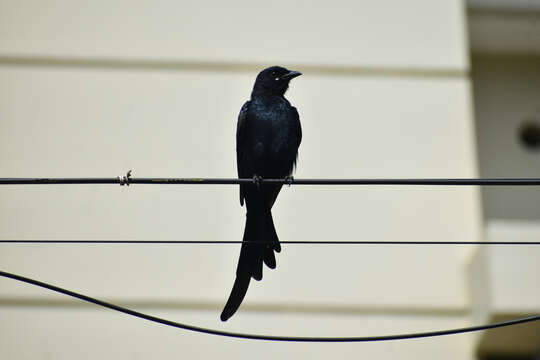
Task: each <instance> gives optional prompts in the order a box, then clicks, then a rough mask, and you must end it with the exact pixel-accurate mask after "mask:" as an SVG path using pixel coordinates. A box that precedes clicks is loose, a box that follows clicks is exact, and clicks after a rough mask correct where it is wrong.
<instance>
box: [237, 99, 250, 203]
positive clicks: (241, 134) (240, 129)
mask: <svg viewBox="0 0 540 360" xmlns="http://www.w3.org/2000/svg"><path fill="white" fill-rule="evenodd" d="M249 103H250V102H249V101H246V102H245V104H244V105H243V106H242V109H240V114H238V123H237V125H236V166H237V168H238V177H239V178H243V177H245V176H246V174H245V169H244V168H243V161H242V159H243V157H244V154H243V151H245V146H244V143H245V141H246V124H247V120H248V116H247V113H248V108H249ZM244 198H245V190H244V186H243V185H240V205H242V206H243V205H244Z"/></svg>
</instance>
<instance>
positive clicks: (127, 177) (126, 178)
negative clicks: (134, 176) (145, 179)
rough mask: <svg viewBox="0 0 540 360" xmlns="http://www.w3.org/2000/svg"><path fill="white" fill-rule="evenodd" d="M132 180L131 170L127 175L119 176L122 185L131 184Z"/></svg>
mask: <svg viewBox="0 0 540 360" xmlns="http://www.w3.org/2000/svg"><path fill="white" fill-rule="evenodd" d="M130 181H131V170H129V171H128V172H127V173H126V175H124V176H119V177H118V182H119V183H120V186H124V185H126V186H129V182H130Z"/></svg>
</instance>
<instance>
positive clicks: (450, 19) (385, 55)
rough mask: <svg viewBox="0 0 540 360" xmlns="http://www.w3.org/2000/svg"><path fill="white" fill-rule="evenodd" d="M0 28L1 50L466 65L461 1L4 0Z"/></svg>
mask: <svg viewBox="0 0 540 360" xmlns="http://www.w3.org/2000/svg"><path fill="white" fill-rule="evenodd" d="M0 34H1V35H0V54H1V53H3V54H19V55H56V56H76V57H98V58H99V57H113V58H114V57H118V58H144V59H148V58H150V59H178V60H204V61H232V62H257V63H274V62H280V63H310V64H334V65H336V64H339V65H376V66H398V67H408V66H415V67H417V66H419V67H428V68H441V67H442V68H448V67H449V68H458V69H464V68H466V67H467V65H466V64H467V60H466V59H467V57H466V52H465V47H464V46H463V45H464V44H463V41H464V19H463V13H462V9H461V4H460V1H431V0H415V1H407V2H403V1H399V0H384V1H376V2H374V1H367V0H363V1H349V0H345V1H343V0H340V1H333V2H326V1H316V2H313V1H296V2H290V1H285V0H280V1H265V2H262V1H249V0H235V1H226V2H223V1H138V2H136V3H133V2H131V1H92V2H82V1H66V0H57V1H32V0H26V1H24V0H23V1H17V2H8V1H2V2H0Z"/></svg>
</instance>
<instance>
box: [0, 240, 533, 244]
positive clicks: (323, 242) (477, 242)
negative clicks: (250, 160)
mask: <svg viewBox="0 0 540 360" xmlns="http://www.w3.org/2000/svg"><path fill="white" fill-rule="evenodd" d="M243 243H244V242H243V241H241V240H231V241H219V240H0V244H135V245H136V244H139V245H143V244H155V245H159V244H162V245H165V244H185V245H230V244H243ZM256 243H257V244H273V242H272V241H260V242H259V241H258V242H256ZM280 244H291V245H540V241H371V240H367V241H362V240H359V241H315V240H306V241H303V240H298V241H296V240H290V241H280Z"/></svg>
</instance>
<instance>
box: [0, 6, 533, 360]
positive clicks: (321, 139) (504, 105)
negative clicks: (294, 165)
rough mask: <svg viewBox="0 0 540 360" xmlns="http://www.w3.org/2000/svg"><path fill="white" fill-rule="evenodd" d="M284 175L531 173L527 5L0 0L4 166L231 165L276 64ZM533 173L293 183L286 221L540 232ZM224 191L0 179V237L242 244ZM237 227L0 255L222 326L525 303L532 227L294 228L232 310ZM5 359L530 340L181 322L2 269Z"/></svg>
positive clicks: (432, 323)
mask: <svg viewBox="0 0 540 360" xmlns="http://www.w3.org/2000/svg"><path fill="white" fill-rule="evenodd" d="M275 64H279V65H283V66H286V67H288V68H290V69H294V70H299V71H301V72H303V74H304V75H303V76H301V77H299V78H297V79H295V80H293V82H292V83H291V88H290V90H289V92H288V93H287V95H286V96H287V97H288V99H289V100H290V101H291V102H292V103H293V104H294V105H295V106H296V107H297V108H298V110H299V113H300V118H301V121H302V126H303V134H304V137H303V142H302V145H301V147H300V158H299V166H298V170H297V172H296V174H295V176H296V177H297V178H407V177H410V178H439V177H451V178H474V177H539V176H540V153H539V150H540V96H539V94H540V2H539V1H535V0H529V1H527V0H500V1H495V0H491V1H489V0H485V1H481V0H470V1H462V0H444V1H433V0H409V1H400V0H381V1H367V0H359V1H341V0H337V1H332V2H328V1H292V2H291V1H282V0H278V1H272V2H269V1H265V2H258V1H247V0H231V1H227V2H219V1H185V0H183V1H165V0H160V1H121V0H118V1H67V0H54V1H53V0H47V1H37V0H35V1H31V0H21V1H9V0H0V177H112V176H116V175H122V174H124V173H125V172H126V171H127V170H128V169H133V176H135V177H152V176H159V177H235V176H236V158H235V131H236V117H237V115H238V112H239V109H240V107H241V106H242V104H243V103H244V101H246V100H248V99H249V96H250V92H251V88H252V86H253V82H254V79H255V76H256V74H257V73H258V72H259V71H260V70H261V69H263V68H264V67H266V66H269V65H275ZM539 204H540V192H539V191H538V188H537V187H520V188H517V187H492V188H484V189H480V188H474V187H428V186H422V187H406V186H389V187H376V186H358V187H351V186H349V187H337V186H334V187H329V186H312V187H303V186H293V187H290V188H289V187H286V188H284V189H283V191H282V193H281V195H280V197H279V200H278V201H277V203H276V206H275V207H274V211H273V212H274V219H275V223H276V228H277V230H278V234H279V236H280V239H281V240H336V241H337V240H396V241H399V240H402V241H405V240H410V241H453V240H455V241H538V239H539V237H540V205H539ZM244 211H245V210H244V209H243V208H241V207H240V206H239V204H238V189H237V186H232V185H224V186H210V185H208V186H194V185H191V186H187V185H186V186H166V185H163V186H161V185H152V186H150V185H132V186H130V187H122V188H120V187H118V186H113V185H48V186H39V185H35V186H2V187H0V239H4V240H7V239H12V240H13V239H57V240H71V239H81V240H82V239H110V240H115V239H118V240H241V236H242V232H243V226H244V219H245V215H244ZM238 254H239V246H238V245H62V244H60V245H35V244H34V245H30V244H26V245H21V244H1V245H0V268H1V269H2V270H3V271H9V272H13V273H16V274H20V275H23V276H29V277H32V278H36V279H38V280H41V281H45V282H50V283H52V284H55V285H58V286H62V287H66V288H68V289H70V290H73V291H78V292H82V293H84V294H88V295H90V296H95V297H98V298H100V299H104V300H108V301H111V302H114V303H118V304H121V305H124V306H128V307H130V308H133V309H136V310H140V311H143V312H148V313H151V314H153V315H156V316H162V317H165V318H168V319H171V320H173V321H179V322H185V323H189V324H193V325H196V326H202V327H211V328H215V329H220V330H227V331H238V332H250V333H258V334H263V333H264V334H274V335H292V336H309V335H312V336H315V335H318V336H373V335H385V334H397V333H408V332H420V331H430V330H438V329H448V328H456V327H463V326H471V325H476V324H482V323H487V322H493V321H499V320H505V319H509V318H515V317H520V316H526V315H531V314H538V313H540V287H539V286H538V274H539V273H540V248H538V247H535V246H490V247H482V246H428V245H426V246H382V245H378V246H377V245H369V246H368V245H356V246H355V245H350V246H329V245H328V246H305V245H285V246H283V251H282V252H281V253H280V254H279V256H278V259H277V262H278V267H277V269H275V270H269V269H265V270H264V279H263V280H262V281H261V282H252V285H251V287H250V289H249V291H248V294H247V296H246V299H245V300H244V304H243V305H242V307H241V308H240V310H239V312H238V313H237V314H236V315H235V316H234V317H233V318H232V319H231V320H229V321H228V322H227V323H222V322H221V321H219V314H220V311H221V309H222V306H223V305H224V303H225V301H226V299H227V296H228V295H229V291H230V289H231V286H232V283H233V280H234V274H235V270H236V262H237V259H238ZM0 335H1V336H0V358H3V359H36V358H37V359H72V358H79V359H95V358H117V359H139V358H140V359H143V358H149V357H151V358H210V357H220V358H224V359H226V358H238V357H248V356H252V357H255V358H257V359H276V358H298V357H302V356H304V357H309V358H312V359H326V358H328V357H330V356H334V357H339V358H345V357H348V358H353V357H359V358H377V359H395V358H402V359H413V358H414V359H433V358H437V359H534V358H538V356H539V355H538V354H539V351H540V324H537V323H530V324H527V325H519V326H514V327H510V328H505V329H499V330H492V331H488V332H483V333H475V334H461V335H453V336H446V337H438V338H428V339H416V340H408V341H400V342H379V343H357V344H316V343H313V344H309V343H307V344H297V343H273V342H260V341H247V340H237V339H228V338H221V337H216V336H209V335H202V334H195V333H189V332H186V331H182V330H178V329H173V328H168V327H165V326H162V325H158V324H153V323H148V322H145V321H143V320H139V319H135V318H131V317H129V316H126V315H123V314H119V313H115V312H113V311H110V310H105V309H101V308H97V307H96V306H92V305H89V304H84V303H82V302H81V301H78V300H75V299H71V298H67V297H65V296H61V295H58V294H54V293H51V292H48V291H46V290H43V289H40V288H35V287H31V286H30V285H26V284H23V283H18V282H15V281H13V280H9V279H3V278H2V279H0Z"/></svg>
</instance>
